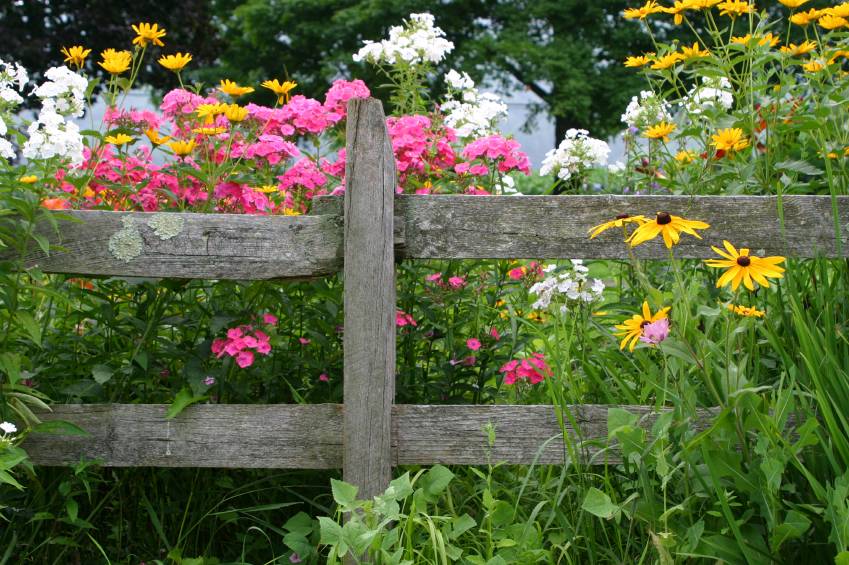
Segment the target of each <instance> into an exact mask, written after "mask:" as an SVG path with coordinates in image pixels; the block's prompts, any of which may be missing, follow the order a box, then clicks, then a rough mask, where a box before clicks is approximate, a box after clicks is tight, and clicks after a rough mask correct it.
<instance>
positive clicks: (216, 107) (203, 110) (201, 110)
mask: <svg viewBox="0 0 849 565" xmlns="http://www.w3.org/2000/svg"><path fill="white" fill-rule="evenodd" d="M226 106H227V105H226V104H221V103H217V104H200V105H198V107H197V108H195V114H197V117H198V118H201V119H203V123H205V124H211V123H213V122H214V121H215V116H218V115H219V114H223V113H224V109H225V108H226Z"/></svg>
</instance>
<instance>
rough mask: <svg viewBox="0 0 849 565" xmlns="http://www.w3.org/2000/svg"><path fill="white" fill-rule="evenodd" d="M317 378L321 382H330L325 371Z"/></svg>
mask: <svg viewBox="0 0 849 565" xmlns="http://www.w3.org/2000/svg"><path fill="white" fill-rule="evenodd" d="M318 380H320V381H321V382H323V383H326V382H330V377H328V376H327V373H322V374H320V375H319V376H318Z"/></svg>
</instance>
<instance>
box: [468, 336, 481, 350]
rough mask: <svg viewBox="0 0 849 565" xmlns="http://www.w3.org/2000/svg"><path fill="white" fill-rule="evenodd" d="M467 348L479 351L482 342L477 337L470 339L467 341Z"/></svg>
mask: <svg viewBox="0 0 849 565" xmlns="http://www.w3.org/2000/svg"><path fill="white" fill-rule="evenodd" d="M466 347H468V348H469V349H471V350H472V351H477V350H478V349H480V348H481V341H480V340H479V339H478V338H476V337H470V338H469V339H467V340H466Z"/></svg>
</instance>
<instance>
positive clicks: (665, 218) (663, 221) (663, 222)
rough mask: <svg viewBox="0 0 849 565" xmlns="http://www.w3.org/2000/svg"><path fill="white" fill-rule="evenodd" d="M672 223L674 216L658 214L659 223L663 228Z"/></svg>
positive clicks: (665, 213) (663, 213)
mask: <svg viewBox="0 0 849 565" xmlns="http://www.w3.org/2000/svg"><path fill="white" fill-rule="evenodd" d="M671 221H672V216H670V215H669V214H668V213H667V212H658V213H657V223H658V224H660V225H661V226H663V225H666V224H668V223H669V222H671Z"/></svg>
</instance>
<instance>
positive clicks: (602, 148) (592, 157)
mask: <svg viewBox="0 0 849 565" xmlns="http://www.w3.org/2000/svg"><path fill="white" fill-rule="evenodd" d="M609 155H610V146H609V145H607V142H605V141H602V140H600V139H594V138H592V137H590V136H589V132H588V131H587V130H585V129H574V128H571V129H569V130H567V131H566V137H564V138H563V141H561V142H560V145H559V146H558V147H557V149H552V150H551V151H549V152H548V153H546V154H545V159H543V161H542V166H541V167H540V169H539V174H540V175H543V176H545V175H549V174H551V173H554V174H556V175H557V177H558V178H560V179H562V180H569V179H570V178H572V176H573V175H576V174H579V173H581V172H582V171H584V170H586V169H588V168H590V167H592V166H593V165H596V164H597V165H606V164H607V158H608V156H609Z"/></svg>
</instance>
